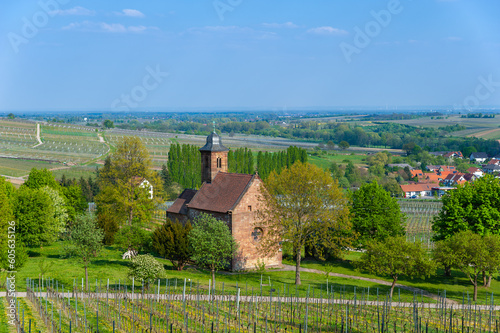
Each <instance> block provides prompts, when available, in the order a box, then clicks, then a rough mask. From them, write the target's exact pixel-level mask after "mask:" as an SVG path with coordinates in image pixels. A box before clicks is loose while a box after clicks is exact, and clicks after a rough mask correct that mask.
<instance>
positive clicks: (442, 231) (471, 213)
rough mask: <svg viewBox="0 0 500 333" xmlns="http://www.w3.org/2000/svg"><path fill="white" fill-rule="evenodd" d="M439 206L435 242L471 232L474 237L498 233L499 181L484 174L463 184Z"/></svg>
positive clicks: (499, 221) (499, 219)
mask: <svg viewBox="0 0 500 333" xmlns="http://www.w3.org/2000/svg"><path fill="white" fill-rule="evenodd" d="M442 202H443V207H442V209H441V212H440V213H439V215H438V216H437V217H436V218H435V219H434V223H433V225H432V230H433V231H434V233H435V239H436V240H442V239H447V238H450V237H452V236H453V235H454V234H456V233H458V232H460V231H466V230H471V231H472V232H474V233H477V234H478V235H481V236H483V235H487V234H494V235H498V234H500V182H499V180H498V179H497V178H494V177H493V176H490V175H486V176H484V177H482V178H480V179H478V180H476V181H474V182H473V183H466V184H465V185H463V186H459V187H458V188H457V189H456V190H454V191H450V192H449V193H448V194H447V195H445V196H443V198H442Z"/></svg>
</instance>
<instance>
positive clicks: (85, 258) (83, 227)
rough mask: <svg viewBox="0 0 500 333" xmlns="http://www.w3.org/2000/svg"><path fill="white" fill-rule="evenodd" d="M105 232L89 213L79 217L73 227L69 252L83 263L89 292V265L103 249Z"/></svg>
mask: <svg viewBox="0 0 500 333" xmlns="http://www.w3.org/2000/svg"><path fill="white" fill-rule="evenodd" d="M103 238H104V233H103V231H102V230H101V229H100V228H99V227H98V225H97V221H96V218H95V216H94V215H92V214H90V213H87V214H85V215H79V216H78V217H77V218H76V220H75V224H74V225H73V227H72V229H71V232H70V237H69V242H70V244H71V245H70V248H69V249H68V252H70V253H71V254H74V255H76V256H77V257H79V258H80V260H81V261H82V263H83V265H84V267H85V286H86V289H87V290H89V274H88V269H87V268H88V265H89V264H90V262H91V260H92V258H95V257H97V256H98V255H99V253H100V252H101V249H102V240H103Z"/></svg>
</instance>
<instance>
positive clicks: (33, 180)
mask: <svg viewBox="0 0 500 333" xmlns="http://www.w3.org/2000/svg"><path fill="white" fill-rule="evenodd" d="M23 186H27V187H29V188H31V189H38V188H42V187H44V186H48V187H50V188H53V189H56V190H58V189H59V184H58V183H57V181H56V179H55V178H54V175H53V174H52V172H50V171H49V170H47V169H35V168H33V169H31V172H30V174H29V176H28V180H27V181H26V182H25V183H24V184H23Z"/></svg>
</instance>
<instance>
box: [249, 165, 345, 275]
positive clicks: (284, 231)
mask: <svg viewBox="0 0 500 333" xmlns="http://www.w3.org/2000/svg"><path fill="white" fill-rule="evenodd" d="M262 200H263V202H264V203H265V205H264V207H262V208H261V209H260V210H259V215H260V221H259V222H258V223H256V225H255V227H261V228H262V229H263V231H264V233H263V237H262V239H261V240H260V243H259V248H260V250H261V252H262V253H264V254H266V255H269V254H271V255H274V254H275V253H276V252H277V251H278V250H279V247H280V245H279V244H280V242H281V241H282V240H286V241H287V242H289V243H291V244H292V247H293V251H294V253H296V258H297V266H296V284H300V257H301V250H302V248H303V247H304V246H306V247H308V248H311V249H313V250H314V251H315V252H316V253H317V254H318V256H319V257H320V258H322V257H323V252H325V250H328V252H329V253H330V254H333V255H334V256H337V257H338V256H339V254H340V252H341V251H342V250H343V249H345V248H347V247H349V246H351V240H352V235H351V227H352V225H351V221H350V213H349V200H348V198H347V197H346V196H345V195H344V193H343V191H342V190H341V189H340V188H339V187H338V184H337V182H336V181H334V180H333V179H332V178H331V177H330V175H329V174H328V173H327V172H325V171H323V170H322V169H320V168H318V167H316V166H314V165H311V164H308V163H300V162H297V163H295V164H293V165H292V166H291V167H289V168H287V169H285V170H283V171H282V172H281V174H279V175H278V174H276V173H275V172H273V173H272V174H271V175H270V176H269V178H268V179H267V181H266V189H265V190H263V191H262Z"/></svg>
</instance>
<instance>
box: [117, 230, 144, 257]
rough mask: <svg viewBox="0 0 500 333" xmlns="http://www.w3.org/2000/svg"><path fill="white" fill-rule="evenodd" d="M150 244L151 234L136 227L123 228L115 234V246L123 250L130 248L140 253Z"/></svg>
mask: <svg viewBox="0 0 500 333" xmlns="http://www.w3.org/2000/svg"><path fill="white" fill-rule="evenodd" d="M150 243H151V233H150V232H148V231H146V230H144V229H142V228H140V227H138V226H137V225H126V226H123V227H122V228H121V229H120V230H119V231H118V232H117V233H116V234H115V244H116V245H118V246H121V247H122V248H124V249H130V248H132V249H134V250H137V251H139V252H140V251H143V250H144V249H147V248H149V245H150Z"/></svg>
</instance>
